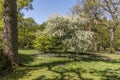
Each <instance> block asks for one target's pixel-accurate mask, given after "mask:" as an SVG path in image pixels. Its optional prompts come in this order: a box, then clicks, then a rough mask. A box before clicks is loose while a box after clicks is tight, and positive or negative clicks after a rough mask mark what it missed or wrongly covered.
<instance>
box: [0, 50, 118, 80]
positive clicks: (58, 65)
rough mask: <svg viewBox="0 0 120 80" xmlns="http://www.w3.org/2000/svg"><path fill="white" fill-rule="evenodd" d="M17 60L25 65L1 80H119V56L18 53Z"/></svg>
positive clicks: (30, 51)
mask: <svg viewBox="0 0 120 80" xmlns="http://www.w3.org/2000/svg"><path fill="white" fill-rule="evenodd" d="M34 53H35V54H34ZM20 57H21V61H22V63H23V64H24V66H23V67H19V68H17V69H16V70H15V71H13V72H11V73H8V74H7V75H4V76H2V77H1V78H0V80H120V55H115V54H93V53H82V54H73V53H71V54H61V55H58V54H38V53H37V52H36V51H35V50H21V51H20Z"/></svg>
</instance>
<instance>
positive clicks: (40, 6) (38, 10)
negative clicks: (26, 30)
mask: <svg viewBox="0 0 120 80" xmlns="http://www.w3.org/2000/svg"><path fill="white" fill-rule="evenodd" d="M75 4H76V0H33V3H32V5H33V8H34V9H33V10H29V11H26V10H23V13H24V14H25V15H24V18H27V17H32V18H33V19H34V20H35V21H36V22H37V23H38V24H41V23H43V22H45V21H46V20H47V19H48V17H49V16H50V15H51V14H54V13H57V14H60V15H66V14H69V13H70V8H72V7H73V6H74V5H75Z"/></svg>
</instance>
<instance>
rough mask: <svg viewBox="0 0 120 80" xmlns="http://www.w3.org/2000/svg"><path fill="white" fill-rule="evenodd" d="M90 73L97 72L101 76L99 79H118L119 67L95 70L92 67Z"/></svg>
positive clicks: (119, 75)
mask: <svg viewBox="0 0 120 80" xmlns="http://www.w3.org/2000/svg"><path fill="white" fill-rule="evenodd" d="M90 73H91V74H94V73H97V74H99V75H100V76H101V80H120V68H118V69H109V68H108V69H105V70H95V69H92V70H91V72H90Z"/></svg>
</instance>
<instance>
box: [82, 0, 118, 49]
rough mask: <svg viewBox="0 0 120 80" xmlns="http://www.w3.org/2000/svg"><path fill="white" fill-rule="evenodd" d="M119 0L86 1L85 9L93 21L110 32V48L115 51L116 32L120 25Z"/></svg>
mask: <svg viewBox="0 0 120 80" xmlns="http://www.w3.org/2000/svg"><path fill="white" fill-rule="evenodd" d="M119 4H120V1H119V0H86V1H85V2H84V5H83V9H84V10H85V11H86V13H87V15H88V16H90V15H91V16H92V17H93V21H94V22H96V23H97V24H99V25H101V26H105V27H106V28H107V29H109V31H110V48H111V50H112V51H114V39H115V31H116V29H117V27H118V25H119V17H120V16H119V11H120V10H119V9H120V6H119Z"/></svg>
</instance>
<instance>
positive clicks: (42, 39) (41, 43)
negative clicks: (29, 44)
mask: <svg viewBox="0 0 120 80" xmlns="http://www.w3.org/2000/svg"><path fill="white" fill-rule="evenodd" d="M34 47H35V48H36V49H38V50H40V51H41V52H54V51H57V50H58V49H59V44H58V42H57V38H56V37H51V36H46V35H44V36H36V39H35V40H34Z"/></svg>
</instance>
